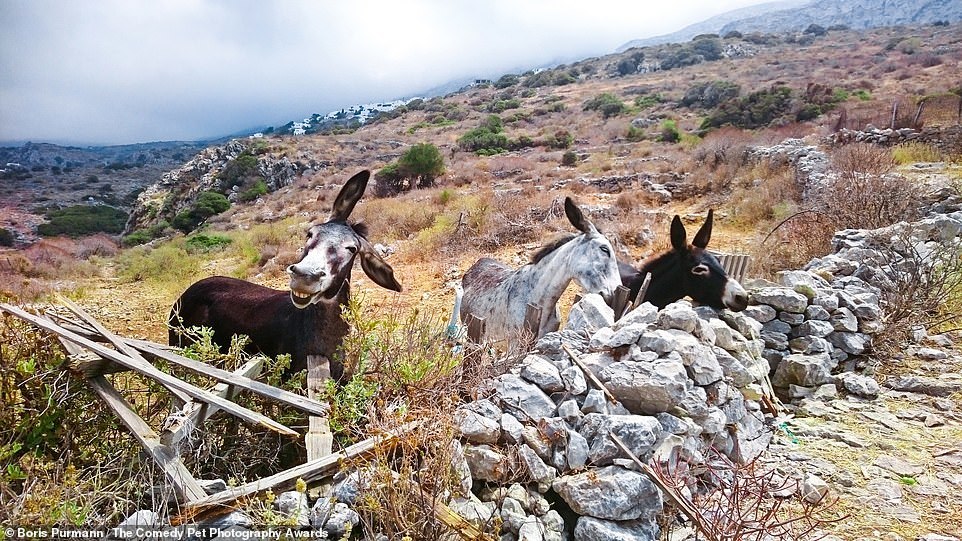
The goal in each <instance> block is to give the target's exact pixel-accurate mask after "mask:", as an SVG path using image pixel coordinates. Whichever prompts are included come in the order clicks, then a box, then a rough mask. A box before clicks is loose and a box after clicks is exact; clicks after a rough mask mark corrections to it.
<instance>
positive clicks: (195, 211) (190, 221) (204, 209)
mask: <svg viewBox="0 0 962 541" xmlns="http://www.w3.org/2000/svg"><path fill="white" fill-rule="evenodd" d="M229 208H230V201H228V200H227V198H226V197H224V195H223V194H219V193H217V192H201V194H200V195H199V196H198V197H197V201H195V202H194V204H193V206H191V208H190V209H187V210H183V211H181V212H179V213H177V215H176V216H174V219H173V220H172V221H171V225H172V226H173V227H174V229H177V230H179V231H183V232H184V233H189V232H191V231H193V230H194V229H195V228H196V227H197V226H198V225H200V224H202V223H203V222H204V220H206V219H207V218H210V217H211V216H214V215H215V214H220V213H221V212H224V211H225V210H227V209H229Z"/></svg>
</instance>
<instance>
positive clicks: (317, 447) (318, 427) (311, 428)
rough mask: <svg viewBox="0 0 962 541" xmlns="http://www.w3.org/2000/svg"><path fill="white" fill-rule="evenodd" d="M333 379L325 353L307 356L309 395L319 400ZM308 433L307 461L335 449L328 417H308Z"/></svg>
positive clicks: (306, 435) (306, 438)
mask: <svg viewBox="0 0 962 541" xmlns="http://www.w3.org/2000/svg"><path fill="white" fill-rule="evenodd" d="M329 379H331V361H330V359H328V358H327V357H324V356H323V355H308V356H307V396H308V398H312V399H314V400H318V399H319V397H320V396H321V395H322V394H323V392H324V385H325V384H326V383H327V380H329ZM307 422H308V429H307V434H305V435H304V443H305V445H307V461H308V462H310V461H312V460H317V459H319V458H321V457H325V456H327V455H329V454H331V452H332V451H333V450H334V434H332V433H331V423H330V420H329V419H328V418H327V417H321V416H318V415H311V416H310V417H308V421H307Z"/></svg>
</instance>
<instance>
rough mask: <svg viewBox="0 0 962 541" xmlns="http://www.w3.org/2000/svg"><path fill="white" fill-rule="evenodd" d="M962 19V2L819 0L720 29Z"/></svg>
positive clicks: (861, 26) (868, 25)
mask: <svg viewBox="0 0 962 541" xmlns="http://www.w3.org/2000/svg"><path fill="white" fill-rule="evenodd" d="M958 20H962V1H960V0H907V1H902V2H891V1H886V0H852V1H848V0H817V1H815V2H812V3H810V4H807V5H805V6H802V7H798V8H795V9H787V10H780V11H774V12H770V13H766V14H764V15H759V16H754V17H750V18H746V19H742V20H738V21H733V22H730V23H728V24H726V25H724V26H722V27H721V29H720V33H722V34H724V33H726V32H731V31H739V32H786V31H791V30H803V29H805V28H806V27H808V26H809V25H812V24H816V25H819V26H822V27H825V28H828V27H831V26H837V25H843V26H847V27H849V28H853V29H864V28H876V27H880V26H896V25H906V24H924V23H934V22H938V21H946V22H955V21H958Z"/></svg>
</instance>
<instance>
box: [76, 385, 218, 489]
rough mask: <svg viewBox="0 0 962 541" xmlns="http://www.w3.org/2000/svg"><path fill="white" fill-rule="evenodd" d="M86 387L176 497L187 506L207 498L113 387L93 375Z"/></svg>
mask: <svg viewBox="0 0 962 541" xmlns="http://www.w3.org/2000/svg"><path fill="white" fill-rule="evenodd" d="M87 384H88V385H90V387H91V388H92V389H93V390H94V391H95V392H96V393H97V394H98V395H99V396H100V398H102V399H103V401H104V402H105V403H106V404H107V406H108V407H109V408H110V409H111V410H113V412H114V413H115V414H116V415H117V417H118V418H120V421H121V422H122V423H123V424H124V426H126V427H127V429H128V430H130V432H131V434H133V436H134V437H135V438H136V439H137V441H139V442H140V444H141V445H142V446H143V447H144V449H146V450H147V452H148V453H149V454H150V457H151V458H152V459H153V460H154V462H155V463H156V464H157V466H158V467H160V469H161V470H162V471H163V472H164V476H165V477H166V478H167V481H168V482H169V483H170V485H171V487H172V488H173V489H174V493H175V494H176V495H177V497H178V498H180V499H182V500H183V501H185V502H188V503H189V502H192V501H195V500H199V499H201V498H204V497H206V496H207V493H206V492H204V489H203V487H201V486H200V484H199V483H198V482H197V480H196V479H194V476H193V475H191V474H190V472H189V471H188V470H187V467H186V466H184V463H183V462H181V460H180V457H179V456H177V453H175V452H173V451H172V450H171V449H170V447H167V446H166V445H164V444H163V443H161V442H160V438H159V437H158V436H157V433H156V432H154V431H153V429H151V428H150V426H149V425H148V424H147V423H146V422H145V421H144V420H143V419H141V418H140V416H139V415H137V413H136V412H135V411H134V410H133V408H131V407H130V404H128V403H127V401H126V400H124V397H123V396H121V394H120V393H119V392H118V391H117V389H116V387H114V386H113V385H112V384H111V383H110V382H109V381H107V378H105V377H104V376H95V377H93V378H90V379H88V380H87Z"/></svg>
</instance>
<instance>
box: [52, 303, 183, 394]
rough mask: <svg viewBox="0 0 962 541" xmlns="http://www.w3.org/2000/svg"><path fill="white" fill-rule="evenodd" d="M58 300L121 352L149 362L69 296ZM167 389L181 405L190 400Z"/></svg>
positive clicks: (179, 392) (177, 391) (178, 392)
mask: <svg viewBox="0 0 962 541" xmlns="http://www.w3.org/2000/svg"><path fill="white" fill-rule="evenodd" d="M57 300H58V301H59V302H60V303H61V304H63V305H64V306H66V307H67V308H68V309H69V310H70V311H71V312H73V313H74V315H76V316H77V317H79V318H80V319H82V320H83V321H84V323H86V324H87V325H90V326H91V327H92V328H93V329H94V330H95V331H96V332H97V333H99V334H100V335H101V336H103V337H104V338H106V339H107V341H108V342H110V343H111V344H113V346H114V347H115V348H117V349H118V350H119V351H120V352H121V353H123V354H124V355H126V356H128V357H130V358H132V359H135V360H138V361H142V362H145V363H146V362H147V359H145V358H144V357H143V356H142V355H141V354H140V353H139V352H138V351H137V350H135V349H134V348H132V347H130V346H128V345H127V344H126V343H124V341H123V339H121V338H120V337H119V336H117V335H115V334H114V333H112V332H110V331H109V330H108V329H107V328H106V327H104V326H103V325H101V324H100V322H99V321H97V320H96V319H94V318H93V316H91V315H90V314H88V313H87V312H85V311H84V309H83V308H81V307H80V306H78V305H77V304H76V303H74V302H73V301H72V300H70V299H68V298H67V297H64V296H63V295H57ZM167 390H168V391H170V392H171V393H172V394H173V395H174V396H175V397H177V399H178V400H179V401H180V405H183V404H186V403H188V402H190V397H189V396H187V395H186V394H184V393H183V392H181V391H179V390H177V389H174V388H168V389H167ZM178 407H179V405H178Z"/></svg>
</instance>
